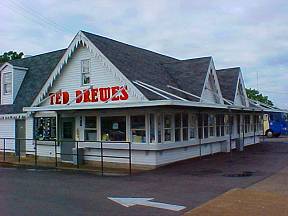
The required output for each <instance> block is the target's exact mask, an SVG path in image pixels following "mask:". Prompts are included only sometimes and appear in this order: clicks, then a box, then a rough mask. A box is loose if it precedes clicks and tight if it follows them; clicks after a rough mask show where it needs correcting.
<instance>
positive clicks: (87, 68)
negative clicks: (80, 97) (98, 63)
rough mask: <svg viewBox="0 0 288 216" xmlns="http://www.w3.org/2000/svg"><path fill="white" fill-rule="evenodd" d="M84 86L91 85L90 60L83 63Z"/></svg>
mask: <svg viewBox="0 0 288 216" xmlns="http://www.w3.org/2000/svg"><path fill="white" fill-rule="evenodd" d="M81 74H82V85H87V84H90V60H89V59H85V60H82V61H81Z"/></svg>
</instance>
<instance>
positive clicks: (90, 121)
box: [84, 116, 97, 141]
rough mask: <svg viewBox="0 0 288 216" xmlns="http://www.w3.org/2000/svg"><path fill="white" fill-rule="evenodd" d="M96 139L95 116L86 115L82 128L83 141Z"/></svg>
mask: <svg viewBox="0 0 288 216" xmlns="http://www.w3.org/2000/svg"><path fill="white" fill-rule="evenodd" d="M96 140H97V117H96V116H86V117H85V129H84V141H96Z"/></svg>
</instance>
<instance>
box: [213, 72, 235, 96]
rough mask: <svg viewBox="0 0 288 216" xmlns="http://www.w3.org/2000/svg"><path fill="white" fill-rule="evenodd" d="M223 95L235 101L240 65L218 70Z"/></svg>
mask: <svg viewBox="0 0 288 216" xmlns="http://www.w3.org/2000/svg"><path fill="white" fill-rule="evenodd" d="M216 73H217V77H218V80H219V84H220V89H221V93H222V96H223V97H224V98H225V99H228V100H231V101H234V97H235V94H236V88H237V81H238V77H239V73H240V67H235V68H225V69H220V70H216Z"/></svg>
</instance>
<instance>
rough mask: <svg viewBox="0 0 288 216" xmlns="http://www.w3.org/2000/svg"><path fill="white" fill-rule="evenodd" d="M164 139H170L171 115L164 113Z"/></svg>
mask: <svg viewBox="0 0 288 216" xmlns="http://www.w3.org/2000/svg"><path fill="white" fill-rule="evenodd" d="M164 141H172V115H168V114H166V115H164Z"/></svg>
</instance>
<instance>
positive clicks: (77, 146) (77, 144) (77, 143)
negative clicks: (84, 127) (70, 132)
mask: <svg viewBox="0 0 288 216" xmlns="http://www.w3.org/2000/svg"><path fill="white" fill-rule="evenodd" d="M76 148H77V149H76V152H77V169H79V142H78V141H76Z"/></svg>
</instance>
